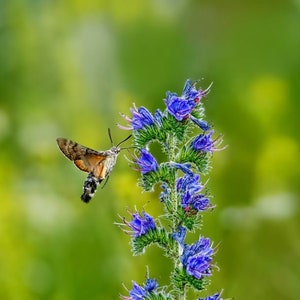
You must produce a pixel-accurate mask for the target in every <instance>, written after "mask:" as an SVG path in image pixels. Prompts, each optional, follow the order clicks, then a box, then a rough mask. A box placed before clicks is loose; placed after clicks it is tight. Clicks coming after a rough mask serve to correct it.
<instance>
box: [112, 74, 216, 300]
mask: <svg viewBox="0 0 300 300" xmlns="http://www.w3.org/2000/svg"><path fill="white" fill-rule="evenodd" d="M209 90H210V86H209V88H207V89H205V90H202V89H197V87H196V83H192V82H191V81H190V80H187V82H186V83H185V85H184V88H183V91H182V93H181V95H178V94H177V93H174V92H167V94H166V97H165V99H164V104H165V109H164V110H163V111H161V110H160V109H157V110H156V111H155V113H154V114H152V113H151V112H150V111H149V110H148V109H147V108H145V107H143V106H142V107H137V106H136V105H133V108H131V109H130V111H131V116H130V117H128V116H126V115H124V114H122V116H123V117H124V119H125V121H126V122H128V125H126V126H123V125H118V126H119V127H120V128H122V129H126V130H132V135H133V137H134V146H135V148H136V150H135V151H136V153H135V156H134V158H133V163H134V164H135V165H136V169H137V170H138V171H139V172H140V174H141V178H140V180H139V184H140V186H141V187H142V188H143V189H144V191H150V190H153V189H154V188H155V186H156V185H157V184H159V185H160V187H161V192H160V196H159V198H160V202H161V203H162V205H163V207H164V211H165V212H164V214H163V216H160V220H162V219H164V222H155V218H153V217H152V216H150V215H149V214H147V213H146V212H145V211H143V212H142V213H138V212H134V213H131V220H130V221H126V219H125V218H123V226H125V228H126V229H125V230H124V231H125V232H127V233H128V234H129V235H130V236H131V245H132V251H133V254H134V255H138V254H142V253H143V252H144V251H145V248H146V247H148V246H150V245H152V244H156V245H157V246H159V247H160V248H161V249H162V250H163V252H164V254H165V255H166V256H167V257H169V258H170V259H171V260H173V263H174V271H173V272H172V274H171V282H170V285H169V286H165V287H161V288H158V283H157V281H156V280H153V279H150V278H148V277H147V280H146V283H145V285H143V286H140V285H138V284H136V283H135V282H133V288H132V290H131V291H129V297H126V296H122V299H132V300H135V299H161V300H163V299H181V296H183V295H185V293H186V290H187V289H188V288H193V289H195V290H198V291H203V290H205V287H206V285H207V284H208V283H209V281H208V280H207V278H208V277H209V276H211V275H212V273H213V269H214V267H215V266H216V264H215V263H213V257H214V254H215V251H214V248H213V246H212V245H213V243H212V242H211V240H210V239H209V238H207V237H203V236H200V238H199V239H198V240H197V241H196V242H195V243H192V244H187V243H185V238H186V235H187V234H188V233H189V232H194V231H195V230H197V229H199V228H200V225H201V222H202V221H201V220H202V216H203V213H205V212H206V211H208V210H210V209H211V208H212V207H213V206H214V205H213V204H212V203H211V202H210V200H209V195H208V194H207V192H206V191H205V184H202V183H201V181H200V178H202V175H206V174H207V172H208V170H209V161H210V158H211V154H212V153H213V152H214V151H217V150H221V149H220V148H219V145H220V143H221V142H222V138H221V137H220V136H218V137H217V138H213V135H214V131H213V130H211V126H210V125H209V124H208V123H207V122H206V121H205V120H204V119H203V118H204V108H203V103H202V101H201V100H202V99H203V97H205V96H207V94H208V93H209ZM199 130H200V132H198V133H197V135H196V136H191V133H192V132H195V131H199ZM153 142H158V143H159V145H161V147H162V151H163V152H164V153H165V154H166V156H167V160H166V161H163V162H159V160H157V159H156V158H155V157H154V156H153V155H152V154H151V151H150V145H151V143H153ZM162 224H164V225H162ZM165 291H168V293H166V292H165ZM183 298H184V297H183ZM198 299H199V300H221V298H220V294H219V293H217V294H215V295H212V296H207V297H206V298H198Z"/></svg>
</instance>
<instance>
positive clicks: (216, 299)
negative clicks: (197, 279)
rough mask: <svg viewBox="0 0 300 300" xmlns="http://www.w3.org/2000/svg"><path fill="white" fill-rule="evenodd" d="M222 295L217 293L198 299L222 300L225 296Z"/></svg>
mask: <svg viewBox="0 0 300 300" xmlns="http://www.w3.org/2000/svg"><path fill="white" fill-rule="evenodd" d="M220 297H221V293H216V294H214V295H212V296H207V297H205V298H199V299H198V300H222V299H223V298H220Z"/></svg>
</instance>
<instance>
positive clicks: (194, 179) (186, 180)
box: [176, 173, 202, 194]
mask: <svg viewBox="0 0 300 300" xmlns="http://www.w3.org/2000/svg"><path fill="white" fill-rule="evenodd" d="M199 179H200V175H199V174H194V173H192V175H190V174H185V175H184V176H183V177H180V178H179V179H177V181H176V190H177V192H178V193H181V194H183V193H186V192H187V191H189V193H190V194H194V193H197V192H199V191H201V190H202V185H201V184H200V182H199Z"/></svg>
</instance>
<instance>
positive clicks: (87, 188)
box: [81, 172, 103, 203]
mask: <svg viewBox="0 0 300 300" xmlns="http://www.w3.org/2000/svg"><path fill="white" fill-rule="evenodd" d="M102 180H103V179H102V178H98V177H96V176H95V175H94V174H93V172H90V173H89V175H88V177H87V178H86V180H85V182H84V184H83V194H82V195H81V200H82V201H83V202H85V203H88V202H89V201H90V200H91V199H92V198H93V196H94V195H95V192H96V190H97V187H98V185H99V184H100V183H101V182H102Z"/></svg>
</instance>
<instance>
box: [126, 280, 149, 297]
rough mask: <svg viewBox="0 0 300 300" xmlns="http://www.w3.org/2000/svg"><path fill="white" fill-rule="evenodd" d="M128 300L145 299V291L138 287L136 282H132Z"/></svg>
mask: <svg viewBox="0 0 300 300" xmlns="http://www.w3.org/2000/svg"><path fill="white" fill-rule="evenodd" d="M129 295H130V298H129V299H132V300H141V299H145V297H146V296H147V292H146V290H145V289H144V288H143V287H141V286H140V285H138V284H137V283H136V282H134V281H133V282H132V290H131V291H130V292H129Z"/></svg>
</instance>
